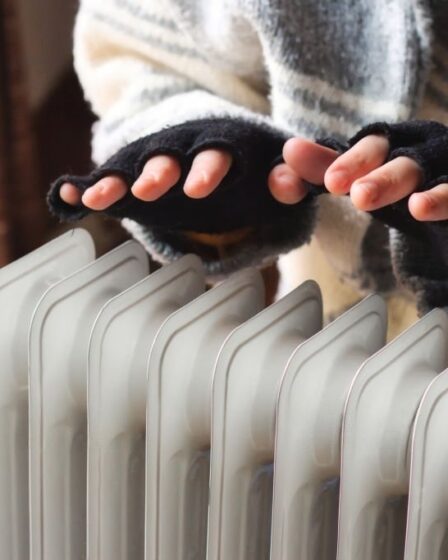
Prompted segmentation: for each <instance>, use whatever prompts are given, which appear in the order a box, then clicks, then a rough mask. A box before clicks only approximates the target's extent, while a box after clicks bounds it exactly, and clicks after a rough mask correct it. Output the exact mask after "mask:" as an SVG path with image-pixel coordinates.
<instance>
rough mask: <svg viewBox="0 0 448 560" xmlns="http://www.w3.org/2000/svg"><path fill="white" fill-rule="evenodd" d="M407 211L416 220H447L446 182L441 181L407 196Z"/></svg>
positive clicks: (447, 197) (447, 195)
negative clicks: (427, 189) (439, 183)
mask: <svg viewBox="0 0 448 560" xmlns="http://www.w3.org/2000/svg"><path fill="white" fill-rule="evenodd" d="M409 211H410V213H411V214H412V216H414V218H415V219H416V220H420V221H424V222H432V221H437V220H448V184H446V183H442V184H441V185H437V186H436V187H434V188H432V189H430V190H429V191H426V192H421V193H414V194H413V195H412V196H411V197H410V198H409Z"/></svg>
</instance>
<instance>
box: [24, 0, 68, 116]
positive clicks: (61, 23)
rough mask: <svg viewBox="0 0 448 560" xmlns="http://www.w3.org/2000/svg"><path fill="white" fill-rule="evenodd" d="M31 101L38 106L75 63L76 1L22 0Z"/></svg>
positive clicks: (32, 104) (33, 106)
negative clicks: (74, 24)
mask: <svg viewBox="0 0 448 560" xmlns="http://www.w3.org/2000/svg"><path fill="white" fill-rule="evenodd" d="M18 6H19V10H20V19H21V24H22V37H23V42H24V55H25V59H26V67H25V70H26V72H27V78H28V84H29V90H30V102H31V106H32V108H36V107H38V106H39V105H40V104H41V103H42V101H43V100H44V98H45V96H46V95H47V94H48V92H49V91H50V90H51V88H52V87H53V86H54V85H55V83H56V82H57V80H58V78H60V76H61V75H62V74H63V73H64V71H65V70H66V69H67V68H69V66H70V65H71V64H72V57H71V48H72V30H73V19H74V14H75V12H76V7H77V1H76V0H18Z"/></svg>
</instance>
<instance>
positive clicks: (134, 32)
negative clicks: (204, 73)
mask: <svg viewBox="0 0 448 560" xmlns="http://www.w3.org/2000/svg"><path fill="white" fill-rule="evenodd" d="M86 11H87V12H88V13H90V15H91V16H92V17H93V18H94V19H96V20H97V21H99V22H101V23H105V24H107V25H110V26H111V27H113V28H114V29H116V30H118V31H120V32H122V33H126V34H127V35H130V36H132V37H134V38H137V39H140V40H141V41H143V42H145V43H148V45H151V46H153V47H156V48H158V49H161V50H164V51H166V52H168V53H170V54H176V55H180V56H184V57H189V58H192V59H195V60H202V61H204V62H206V58H205V57H204V56H202V55H201V53H199V52H198V51H196V50H195V49H190V48H188V47H179V46H178V45H174V44H173V43H168V42H167V41H162V40H161V39H155V38H154V37H153V36H152V35H151V34H150V33H142V32H141V31H140V30H139V29H136V28H134V27H131V26H129V25H126V24H124V23H123V22H121V21H116V20H115V19H113V18H112V17H110V16H108V15H106V14H104V13H102V12H97V11H94V10H86Z"/></svg>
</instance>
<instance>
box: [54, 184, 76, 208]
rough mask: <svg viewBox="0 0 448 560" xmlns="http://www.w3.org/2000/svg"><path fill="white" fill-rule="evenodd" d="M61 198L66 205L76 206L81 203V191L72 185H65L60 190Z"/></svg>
mask: <svg viewBox="0 0 448 560" xmlns="http://www.w3.org/2000/svg"><path fill="white" fill-rule="evenodd" d="M59 196H60V197H61V200H63V201H64V202H65V203H66V204H70V205H71V206H76V205H77V204H80V202H81V191H79V190H78V188H77V187H75V185H72V184H71V183H63V184H62V186H61V188H60V189H59Z"/></svg>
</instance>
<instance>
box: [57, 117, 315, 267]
mask: <svg viewBox="0 0 448 560" xmlns="http://www.w3.org/2000/svg"><path fill="white" fill-rule="evenodd" d="M286 139H287V137H286V136H285V135H283V134H282V133H280V132H279V131H277V130H275V129H274V128H271V127H269V126H268V125H265V124H260V123H253V122H248V121H245V120H242V119H236V118H220V119H207V120H197V121H190V122H187V123H184V124H181V125H177V126H174V127H171V128H167V129H165V130H162V131H160V132H157V133H155V134H151V135H149V136H146V137H144V138H140V139H139V140H136V141H135V142H132V143H131V144H129V145H128V146H126V147H125V148H123V149H121V150H120V151H119V152H118V153H117V154H115V155H114V156H113V157H111V158H110V159H109V160H108V161H107V162H106V163H105V164H104V165H102V166H100V167H99V168H97V169H96V170H95V171H93V172H92V173H91V174H89V175H87V176H84V177H79V176H72V175H64V176H62V177H60V178H59V179H58V180H57V181H56V182H55V183H54V184H53V185H52V187H51V190H50V192H49V194H48V204H49V207H50V209H51V211H52V212H53V213H54V214H55V215H56V216H58V217H59V218H61V219H62V220H68V221H71V220H78V219H80V218H82V217H84V216H85V215H86V214H88V213H89V212H90V210H89V209H88V208H86V207H84V206H82V205H79V206H77V207H73V206H70V205H69V204H66V203H65V202H63V201H62V200H61V198H60V192H59V191H60V188H61V186H62V184H63V183H65V182H70V183H72V184H74V185H76V186H77V187H78V188H79V189H80V190H81V191H85V190H86V189H87V188H89V187H90V186H92V185H93V184H94V183H96V182H97V181H98V180H99V179H100V178H102V177H104V176H106V175H119V176H120V177H122V178H123V179H124V181H125V182H126V184H127V185H128V189H129V190H128V193H127V194H126V195H125V197H124V198H123V199H121V200H120V201H119V202H117V203H115V204H113V205H112V206H110V207H109V208H108V209H107V210H105V211H104V214H107V215H109V216H113V217H115V218H127V219H128V220H132V221H133V222H134V225H135V224H136V226H135V228H136V230H137V236H138V237H140V239H141V240H142V241H143V242H144V243H146V245H147V246H148V248H149V249H150V250H152V251H153V252H156V253H157V254H158V255H159V256H161V257H162V260H172V259H173V258H175V257H177V256H179V255H180V254H183V253H185V252H196V253H198V254H199V255H200V256H202V258H203V260H204V262H205V264H206V265H207V266H208V269H209V272H210V273H211V274H222V273H227V272H231V271H232V270H234V269H236V268H240V267H241V266H247V265H251V264H259V263H260V262H261V261H263V260H264V259H266V258H267V257H270V256H272V255H277V254H278V253H279V252H282V251H287V250H290V249H292V248H294V247H297V246H299V245H301V244H302V243H304V242H305V241H307V240H308V239H309V238H310V235H311V232H312V229H313V220H314V213H315V208H314V204H313V200H312V197H311V196H310V197H308V199H307V200H305V201H303V202H302V203H301V204H296V205H286V204H281V203H280V202H278V201H276V200H275V199H274V198H273V196H272V195H271V193H270V191H269V188H268V185H267V178H268V174H269V172H270V170H271V169H272V167H273V166H274V165H275V163H276V162H277V161H278V160H279V157H281V153H282V148H283V144H284V143H285V141H286ZM210 148H219V149H222V150H225V151H227V152H229V153H230V154H231V156H232V166H231V168H230V170H229V172H228V174H227V175H226V177H225V178H224V180H223V181H222V182H221V184H220V185H219V187H218V188H217V189H216V190H215V191H214V192H213V193H212V194H210V195H209V196H207V197H206V198H203V199H192V198H190V197H188V196H186V195H185V194H184V192H183V189H182V187H183V184H184V182H185V178H186V176H187V174H188V171H189V169H190V167H191V163H192V161H193V158H194V157H195V155H196V154H198V153H199V152H200V151H203V150H205V149H210ZM157 154H168V155H172V156H175V157H176V158H177V160H178V161H179V163H180V165H181V169H182V175H181V178H180V179H179V181H178V183H177V184H176V185H175V186H174V187H173V188H172V189H170V190H169V191H168V192H167V193H166V194H165V195H164V196H162V197H161V198H159V199H158V200H156V201H153V202H143V201H140V200H138V199H136V198H135V197H134V196H133V195H132V193H131V192H130V187H131V186H132V184H133V183H134V181H135V180H136V179H137V177H138V176H139V175H140V173H141V171H142V169H143V167H144V165H145V163H146V162H147V161H148V159H149V158H150V157H152V156H155V155H157ZM135 228H134V229H135ZM235 232H237V233H238V232H240V233H241V235H239V234H238V235H236V236H235V235H234V233H235ZM191 233H194V234H207V235H209V236H211V237H213V236H214V235H217V234H220V235H221V234H230V237H229V239H230V240H232V239H233V238H236V239H238V243H235V244H234V245H232V242H231V241H230V242H229V243H228V244H226V245H225V247H224V248H223V247H222V246H221V247H220V249H219V250H218V249H217V248H216V247H214V246H213V243H212V244H204V243H202V242H201V241H200V239H201V237H200V236H198V235H190V234H191ZM224 237H225V236H224ZM198 239H199V241H198Z"/></svg>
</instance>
